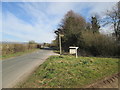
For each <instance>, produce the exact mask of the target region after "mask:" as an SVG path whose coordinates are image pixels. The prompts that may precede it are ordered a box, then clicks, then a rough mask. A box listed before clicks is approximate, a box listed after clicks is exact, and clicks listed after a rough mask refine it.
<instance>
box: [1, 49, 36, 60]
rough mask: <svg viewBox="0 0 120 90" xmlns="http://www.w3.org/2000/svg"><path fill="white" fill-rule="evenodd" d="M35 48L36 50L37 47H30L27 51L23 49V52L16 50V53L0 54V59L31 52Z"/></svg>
mask: <svg viewBox="0 0 120 90" xmlns="http://www.w3.org/2000/svg"><path fill="white" fill-rule="evenodd" d="M36 50H38V49H30V50H27V51H24V52H17V53H12V54H7V55H2V56H0V60H5V59H7V58H11V57H16V56H20V55H23V54H27V53H31V52H34V51H36Z"/></svg>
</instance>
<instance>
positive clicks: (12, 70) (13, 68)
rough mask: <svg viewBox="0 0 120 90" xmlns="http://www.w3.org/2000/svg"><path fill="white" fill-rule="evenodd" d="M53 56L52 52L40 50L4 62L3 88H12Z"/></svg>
mask: <svg viewBox="0 0 120 90" xmlns="http://www.w3.org/2000/svg"><path fill="white" fill-rule="evenodd" d="M51 55H54V53H53V51H51V50H38V51H36V52H33V53H30V54H26V55H22V56H18V57H15V58H11V59H7V60H3V61H2V88H11V87H13V86H14V85H16V84H17V83H18V82H20V81H22V80H23V79H25V78H26V77H27V76H28V75H29V74H30V73H32V72H33V71H34V70H35V68H36V67H38V66H39V65H40V64H42V63H43V62H44V61H45V59H47V58H48V57H49V56H51Z"/></svg>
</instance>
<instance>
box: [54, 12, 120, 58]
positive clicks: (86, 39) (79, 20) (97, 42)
mask: <svg viewBox="0 0 120 90" xmlns="http://www.w3.org/2000/svg"><path fill="white" fill-rule="evenodd" d="M99 28H100V25H99V20H98V18H97V16H95V17H92V21H91V24H90V23H88V22H86V21H85V19H84V18H83V17H82V16H80V15H79V14H76V13H74V12H73V11H69V12H67V14H66V15H65V17H64V19H63V22H62V24H61V25H60V28H58V30H57V31H55V32H56V35H59V33H60V34H64V37H62V49H63V50H64V51H65V52H68V50H69V46H77V47H79V50H80V51H79V52H80V54H81V55H82V52H81V51H83V52H84V53H85V54H86V55H87V56H89V55H92V56H107V57H108V56H109V57H110V56H111V57H112V56H115V57H116V56H117V57H119V55H120V50H119V47H120V45H119V44H118V43H117V42H116V40H115V38H114V37H110V36H107V35H102V34H101V33H99ZM54 43H56V44H55V45H56V46H57V47H58V36H57V37H56V39H55V41H54Z"/></svg>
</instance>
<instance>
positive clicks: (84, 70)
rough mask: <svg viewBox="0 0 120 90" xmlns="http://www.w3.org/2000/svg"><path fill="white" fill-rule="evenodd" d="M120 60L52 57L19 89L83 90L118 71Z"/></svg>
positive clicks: (19, 86) (20, 85)
mask: <svg viewBox="0 0 120 90" xmlns="http://www.w3.org/2000/svg"><path fill="white" fill-rule="evenodd" d="M119 61H120V59H115V58H96V57H78V58H75V57H74V56H67V55H66V56H52V57H50V58H48V60H47V61H45V62H44V63H43V64H42V65H40V66H39V68H38V69H37V70H36V71H35V72H34V73H33V74H32V75H31V76H30V77H29V78H28V80H26V81H25V82H23V83H21V84H19V85H17V87H18V88H82V87H84V86H86V85H88V84H90V83H94V82H96V81H98V80H101V79H102V78H104V77H107V76H110V75H112V74H114V73H117V72H119V71H118V63H119Z"/></svg>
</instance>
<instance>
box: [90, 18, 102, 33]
mask: <svg viewBox="0 0 120 90" xmlns="http://www.w3.org/2000/svg"><path fill="white" fill-rule="evenodd" d="M91 24H92V31H93V33H96V32H97V33H98V32H99V28H100V25H99V23H98V19H97V17H96V16H94V17H92V21H91Z"/></svg>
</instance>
